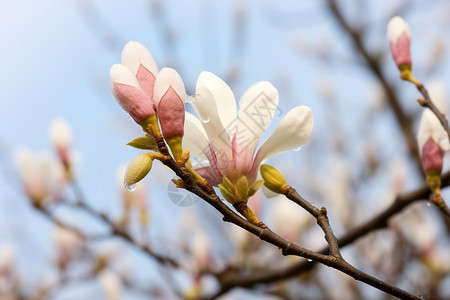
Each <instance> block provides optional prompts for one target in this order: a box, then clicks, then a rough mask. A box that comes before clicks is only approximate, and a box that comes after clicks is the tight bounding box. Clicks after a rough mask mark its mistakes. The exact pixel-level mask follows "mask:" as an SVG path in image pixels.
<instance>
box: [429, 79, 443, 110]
mask: <svg viewBox="0 0 450 300" xmlns="http://www.w3.org/2000/svg"><path fill="white" fill-rule="evenodd" d="M426 87H427V89H428V93H429V95H430V98H431V100H432V101H433V103H434V104H435V105H436V106H437V108H438V109H439V111H440V112H441V113H443V114H447V101H448V99H447V93H446V90H445V83H444V82H443V81H442V80H441V79H439V78H433V79H432V80H430V81H429V82H428V83H427V85H426Z"/></svg>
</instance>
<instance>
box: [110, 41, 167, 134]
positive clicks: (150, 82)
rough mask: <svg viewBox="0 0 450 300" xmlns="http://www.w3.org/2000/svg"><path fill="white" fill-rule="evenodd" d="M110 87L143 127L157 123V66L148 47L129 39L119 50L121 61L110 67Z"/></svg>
mask: <svg viewBox="0 0 450 300" xmlns="http://www.w3.org/2000/svg"><path fill="white" fill-rule="evenodd" d="M110 75H111V90H112V92H113V94H114V96H115V97H116V99H117V102H119V104H120V106H122V108H123V109H124V110H125V111H126V112H128V113H129V114H130V116H131V117H132V118H133V120H134V121H135V122H136V123H138V124H139V125H141V126H142V127H143V128H144V130H146V128H147V125H148V124H152V125H153V126H155V127H157V126H158V124H157V121H156V116H155V110H154V107H153V106H154V103H153V88H154V85H155V80H156V76H157V75H158V67H157V65H156V62H155V61H154V59H153V57H152V55H151V54H150V52H148V50H147V49H146V48H145V47H144V46H143V45H142V44H140V43H138V42H129V43H128V44H126V45H125V47H124V49H123V51H122V64H116V65H113V66H112V67H111V71H110Z"/></svg>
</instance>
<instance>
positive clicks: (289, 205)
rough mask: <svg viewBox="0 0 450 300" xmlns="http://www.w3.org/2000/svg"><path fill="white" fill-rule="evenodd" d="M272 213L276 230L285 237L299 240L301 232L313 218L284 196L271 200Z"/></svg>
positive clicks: (290, 239) (294, 240)
mask: <svg viewBox="0 0 450 300" xmlns="http://www.w3.org/2000/svg"><path fill="white" fill-rule="evenodd" d="M270 204H271V208H270V213H271V215H272V219H273V222H274V230H275V232H277V233H278V234H280V235H281V236H282V237H284V238H285V239H287V240H289V241H292V242H297V241H298V240H299V236H300V235H301V233H302V232H303V231H304V230H305V229H306V228H307V227H308V225H309V224H310V223H311V221H312V220H313V219H312V217H311V216H310V215H309V213H308V212H307V211H306V210H304V209H303V208H301V207H299V206H298V205H297V204H295V203H293V202H292V201H290V200H288V199H286V198H285V197H284V196H279V197H276V198H275V199H272V200H271V203H270Z"/></svg>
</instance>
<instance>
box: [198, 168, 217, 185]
mask: <svg viewBox="0 0 450 300" xmlns="http://www.w3.org/2000/svg"><path fill="white" fill-rule="evenodd" d="M195 172H197V173H198V174H199V175H200V176H202V177H203V178H205V179H206V181H208V183H209V184H210V185H212V186H218V185H219V184H220V183H222V180H220V176H218V173H216V172H214V171H213V169H212V168H211V167H201V168H197V169H195Z"/></svg>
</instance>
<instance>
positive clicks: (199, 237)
mask: <svg viewBox="0 0 450 300" xmlns="http://www.w3.org/2000/svg"><path fill="white" fill-rule="evenodd" d="M190 252H191V255H192V258H193V259H194V262H195V264H196V268H197V272H199V271H204V270H208V269H209V266H210V263H211V259H212V257H211V245H210V240H209V237H208V235H207V234H206V232H205V231H204V230H203V229H200V228H197V229H196V230H195V232H194V234H193V237H192V240H191V244H190Z"/></svg>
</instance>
